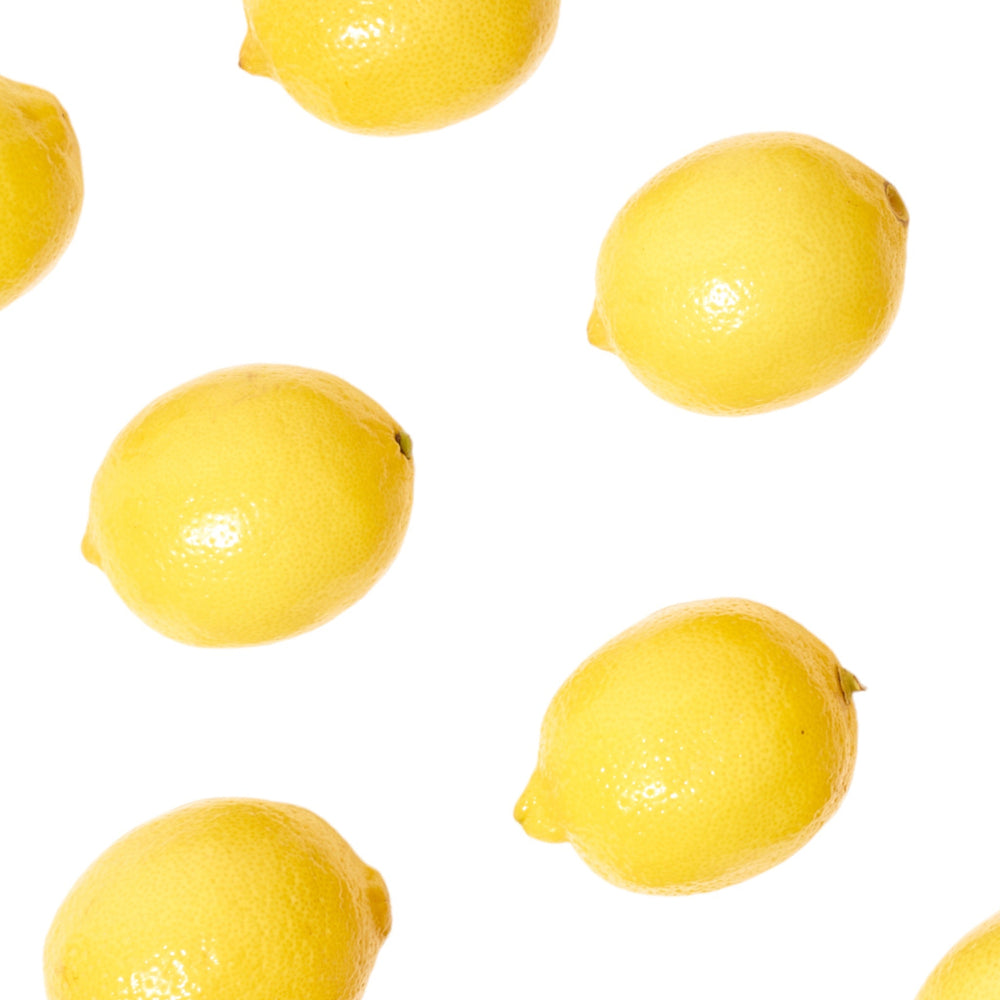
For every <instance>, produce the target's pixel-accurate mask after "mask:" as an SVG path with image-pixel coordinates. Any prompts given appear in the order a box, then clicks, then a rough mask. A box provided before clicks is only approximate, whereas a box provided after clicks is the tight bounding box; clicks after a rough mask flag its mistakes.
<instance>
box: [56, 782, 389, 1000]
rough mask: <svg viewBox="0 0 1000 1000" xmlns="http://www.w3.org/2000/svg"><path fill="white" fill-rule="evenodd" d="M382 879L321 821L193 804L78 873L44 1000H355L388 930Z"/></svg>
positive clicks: (233, 805)
mask: <svg viewBox="0 0 1000 1000" xmlns="http://www.w3.org/2000/svg"><path fill="white" fill-rule="evenodd" d="M390 924H391V915H390V907H389V897H388V893H387V891H386V888H385V883H384V882H383V880H382V877H381V876H380V875H379V874H378V872H377V871H375V870H374V869H372V868H369V867H368V866H367V865H365V864H364V862H362V861H361V859H360V858H358V856H357V855H356V854H355V853H354V851H353V850H351V848H350V846H349V845H348V844H347V843H346V841H344V840H343V838H342V837H340V835H339V834H338V833H337V832H336V831H335V830H333V829H332V828H331V827H330V826H329V825H327V824H326V823H325V822H324V821H323V820H321V819H320V818H319V817H318V816H316V815H315V814H313V813H311V812H309V811H308V810H305V809H301V808H299V807H297V806H290V805H285V804H282V803H275V802H263V801H259V800H253V799H213V800H207V801H203V802H196V803H193V804H191V805H189V806H185V807H183V808H181V809H178V810H175V811H174V812H171V813H168V814H166V815H165V816H161V817H159V818H158V819H155V820H153V821H152V822H150V823H147V824H145V825H144V826H141V827H139V828H137V829H135V830H133V831H132V832H131V833H129V834H127V835H126V836H125V837H123V838H122V839H121V840H119V841H118V842H117V843H116V844H114V845H113V846H112V847H110V848H109V849H108V850H107V851H106V852H105V853H104V854H103V855H101V857H100V858H98V860H97V861H96V862H95V863H94V864H93V865H92V866H91V867H90V868H89V869H88V870H87V871H86V872H85V873H84V875H83V876H82V877H81V878H80V880H79V881H78V882H77V884H76V885H75V886H74V887H73V889H72V890H71V892H70V893H69V895H68V896H67V897H66V900H65V901H64V902H63V904H62V906H61V907H60V909H59V911H58V913H57V914H56V917H55V919H54V921H53V923H52V927H51V929H50V930H49V934H48V937H47V940H46V943H45V984H46V990H47V993H48V996H49V1000H145V998H148V997H158V998H161V1000H186V998H189V997H203V998H204V1000H229V998H232V997H239V998H240V1000H274V998H275V997H295V998H296V1000H356V998H358V997H360V996H361V994H362V993H363V991H364V988H365V984H366V983H367V980H368V977H369V973H370V972H371V968H372V965H373V964H374V961H375V957H376V955H377V953H378V950H379V948H380V946H381V944H382V942H383V940H384V939H385V937H386V935H387V934H388V932H389V928H390Z"/></svg>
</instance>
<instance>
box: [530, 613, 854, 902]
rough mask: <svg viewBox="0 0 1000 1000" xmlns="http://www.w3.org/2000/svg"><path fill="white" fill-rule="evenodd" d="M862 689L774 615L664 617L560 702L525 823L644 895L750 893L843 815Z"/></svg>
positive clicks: (603, 652) (613, 645)
mask: <svg viewBox="0 0 1000 1000" xmlns="http://www.w3.org/2000/svg"><path fill="white" fill-rule="evenodd" d="M860 690H863V686H862V685H861V684H860V682H859V681H858V680H857V678H856V677H855V676H854V675H853V674H852V673H850V671H848V670H847V669H846V668H844V667H843V666H842V665H841V664H840V663H839V661H838V660H837V658H836V656H835V655H834V654H833V652H832V651H831V650H830V649H829V648H828V647H827V646H826V645H825V644H824V643H822V642H821V641H820V640H819V639H817V638H816V637H815V636H814V635H812V634H811V633H810V632H808V631H807V630H806V629H805V628H803V627H802V626H801V625H799V624H798V623H797V622H795V621H793V620H792V619H791V618H788V617H787V616H786V615H783V614H781V613H780V612H778V611H775V610H774V609H772V608H769V607H767V606H766V605H762V604H758V603H756V602H753V601H748V600H744V599H737V598H723V599H713V600H705V601H694V602H691V603H688V604H681V605H676V606H673V607H670V608H666V609H664V610H663V611H660V612H658V613H656V614H654V615H651V616H650V617H648V618H646V619H644V620H643V621H641V622H639V623H638V624H637V625H634V626H633V627H632V628H630V629H628V630H626V631H625V632H623V633H622V634H621V635H619V636H617V637H616V638H614V639H612V640H611V641H610V642H608V643H607V644H605V645H604V646H603V647H602V648H601V649H599V650H598V651H597V652H596V653H594V654H593V655H592V656H590V657H589V658H588V659H587V660H585V661H584V663H583V664H582V665H581V666H580V667H579V668H578V669H577V670H576V671H575V672H574V673H573V674H572V676H571V677H570V678H569V679H568V680H567V681H566V682H565V683H564V684H563V685H562V687H561V688H560V689H559V691H558V692H557V693H556V695H555V697H554V698H553V700H552V703H551V704H550V705H549V708H548V710H547V712H546V713H545V719H544V722H543V724H542V732H541V738H540V743H539V751H538V762H537V766H536V768H535V771H534V772H533V774H532V776H531V779H530V780H529V782H528V784H527V787H526V788H525V790H524V792H523V794H522V795H521V797H520V799H519V800H518V802H517V805H516V808H515V811H514V817H515V819H516V820H517V821H518V822H519V823H520V824H521V825H522V827H523V828H524V831H525V832H526V833H527V834H528V835H529V836H531V837H534V838H535V839H537V840H542V841H547V842H550V843H560V842H569V843H570V844H571V845H572V846H573V848H574V849H575V850H576V852H577V853H578V854H579V855H580V857H581V858H582V859H583V860H584V861H585V862H586V864H587V865H588V866H589V867H590V868H591V869H592V870H593V871H595V872H596V873H597V874H598V875H600V876H601V877H602V878H604V879H606V880H607V881H609V882H611V883H612V884H613V885H617V886H619V887H621V888H625V889H629V890H632V891H634V892H640V893H648V894H654V895H687V894H692V893H700V892H708V891H712V890H716V889H720V888H723V887H725V886H728V885H733V884H735V883H737V882H741V881H744V880H745V879H748V878H751V877H753V876H755V875H758V874H760V873H761V872H764V871H766V870H767V869H769V868H772V867H773V866H774V865H777V864H778V863H780V862H782V861H784V860H785V859H787V858H788V857H790V856H791V855H792V854H794V853H795V852H796V851H798V850H799V849H800V848H801V847H803V846H804V845H805V844H806V843H807V842H808V841H809V840H810V839H811V838H812V837H813V836H814V835H815V834H816V833H817V832H818V831H819V829H820V828H821V827H822V826H823V824H824V823H825V822H826V821H827V820H828V819H829V818H830V816H832V815H833V813H834V812H835V811H836V809H837V808H838V806H839V804H840V802H841V800H842V799H843V797H844V795H845V794H846V792H847V789H848V787H849V785H850V782H851V776H852V774H853V771H854V762H855V756H856V752H857V720H856V715H855V710H854V703H853V696H854V694H855V693H856V692H858V691H860Z"/></svg>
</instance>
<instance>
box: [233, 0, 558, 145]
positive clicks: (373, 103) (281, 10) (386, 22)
mask: <svg viewBox="0 0 1000 1000" xmlns="http://www.w3.org/2000/svg"><path fill="white" fill-rule="evenodd" d="M243 6H244V12H245V14H246V21H247V33H246V36H245V38H244V41H243V45H242V48H241V51H240V59H239V64H240V66H241V68H243V69H244V70H246V71H247V72H248V73H251V74H253V75H256V76H263V77H269V78H271V79H273V80H275V81H276V82H277V83H279V84H280V85H281V86H282V87H283V88H284V89H285V90H286V91H287V92H288V94H289V95H290V96H291V97H292V98H294V100H295V101H296V102H297V103H298V104H299V105H301V106H302V107H303V108H304V109H305V110H306V111H308V112H310V114H312V115H314V116H315V117H317V118H319V119H320V120H322V121H324V122H327V123H329V124H331V125H335V126H337V127H338V128H342V129H346V130H348V131H352V132H359V133H365V134H369V135H384V136H391V135H407V134H411V133H415V132H427V131H432V130H435V129H440V128H444V127H446V126H448V125H452V124H454V123H456V122H459V121H462V120H464V119H467V118H470V117H473V116H474V115H478V114H480V113H482V112H484V111H486V110H488V109H489V108H491V107H493V106H494V105H496V104H497V103H499V102H500V101H502V100H503V99H504V98H505V97H507V96H508V95H509V94H510V93H512V92H513V91H514V90H516V89H517V88H518V87H519V86H521V84H523V83H524V82H525V81H526V80H527V79H528V77H530V76H531V75H532V73H533V72H534V71H535V69H536V68H537V66H538V64H539V63H540V62H541V60H542V58H543V57H544V55H545V53H546V52H547V51H548V49H549V47H550V45H551V44H552V40H553V38H554V36H555V31H556V26H557V22H558V19H559V0H505V2H504V3H502V4H498V3H495V2H493V0H368V2H367V3H365V4H363V5H359V4H357V3H354V2H352V0H244V4H243Z"/></svg>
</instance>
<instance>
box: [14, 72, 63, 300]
mask: <svg viewBox="0 0 1000 1000" xmlns="http://www.w3.org/2000/svg"><path fill="white" fill-rule="evenodd" d="M82 204H83V171H82V169H81V166H80V147H79V145H78V144H77V141H76V134H75V133H74V132H73V126H72V125H71V124H70V121H69V116H68V115H67V114H66V112H65V111H64V110H63V107H62V105H61V104H60V103H59V102H58V101H57V100H56V99H55V98H54V97H53V96H52V95H51V94H50V93H48V92H47V91H45V90H40V89H39V88H38V87H31V86H28V84H25V83H15V82H14V81H13V80H7V79H5V78H4V77H2V76H0V309H2V308H3V307H4V306H5V305H7V304H8V303H10V302H12V301H13V300H14V299H16V298H17V297H18V296H19V295H21V294H22V293H23V292H26V291H27V290H28V289H29V288H31V286H32V285H34V284H35V283H36V282H37V281H39V280H40V279H41V278H42V277H44V275H45V274H47V273H48V271H49V270H51V268H52V267H53V266H54V265H55V262H56V261H57V260H58V259H59V258H60V256H62V253H63V251H64V250H65V249H66V247H67V246H68V245H69V241H70V239H72V236H73V231H74V230H75V229H76V223H77V219H78V218H79V217H80V206H81V205H82Z"/></svg>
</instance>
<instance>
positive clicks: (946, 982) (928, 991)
mask: <svg viewBox="0 0 1000 1000" xmlns="http://www.w3.org/2000/svg"><path fill="white" fill-rule="evenodd" d="M917 1000H1000V913H995V914H994V915H993V916H992V917H990V918H989V919H988V920H984V921H983V922H982V923H981V924H979V926H977V927H974V928H973V929H972V930H971V931H969V933H968V934H966V935H965V936H964V937H963V938H962V939H961V940H960V941H958V942H957V943H956V944H955V945H954V946H953V947H952V948H951V949H950V950H949V951H948V953H947V954H946V955H945V956H944V958H942V959H941V961H940V962H938V964H937V965H936V966H935V967H934V970H933V971H932V972H931V974H930V975H929V976H928V977H927V981H926V982H925V983H924V985H923V986H922V987H921V989H920V992H919V993H918V994H917Z"/></svg>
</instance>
